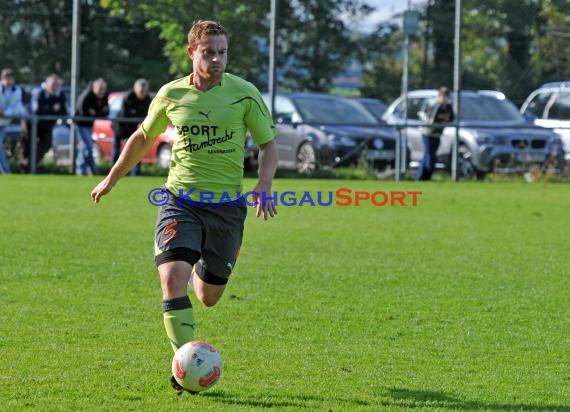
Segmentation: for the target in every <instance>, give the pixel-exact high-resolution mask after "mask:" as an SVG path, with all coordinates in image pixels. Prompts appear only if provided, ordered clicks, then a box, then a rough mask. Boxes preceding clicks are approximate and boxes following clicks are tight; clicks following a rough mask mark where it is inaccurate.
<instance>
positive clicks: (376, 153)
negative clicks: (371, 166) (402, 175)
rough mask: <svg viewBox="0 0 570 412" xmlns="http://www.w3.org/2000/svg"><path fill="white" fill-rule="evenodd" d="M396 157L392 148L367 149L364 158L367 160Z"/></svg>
mask: <svg viewBox="0 0 570 412" xmlns="http://www.w3.org/2000/svg"><path fill="white" fill-rule="evenodd" d="M395 157H396V153H395V152H394V151H393V150H368V151H367V152H366V158H367V159H369V160H392V159H394V158H395Z"/></svg>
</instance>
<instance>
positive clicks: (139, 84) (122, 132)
mask: <svg viewBox="0 0 570 412" xmlns="http://www.w3.org/2000/svg"><path fill="white" fill-rule="evenodd" d="M151 101H152V99H151V97H150V96H149V94H148V81H147V80H146V79H138V80H137V81H136V82H135V84H134V85H133V89H132V90H131V91H129V92H128V93H127V94H126V95H125V97H124V99H123V103H122V104H121V110H120V111H119V113H118V115H117V117H118V118H121V117H125V118H128V117H132V118H141V119H142V118H144V117H145V116H146V115H147V113H148V107H149V106H150V102H151ZM137 128H138V124H137V123H134V122H119V121H115V122H113V131H114V132H115V137H114V143H113V164H115V163H116V162H117V159H119V155H120V154H121V142H122V141H123V140H126V139H128V138H129V137H131V135H132V134H133V133H134V132H135V131H136V130H137ZM140 169H141V164H140V162H139V163H137V165H136V166H135V167H134V168H133V170H131V175H132V176H137V175H139V174H140Z"/></svg>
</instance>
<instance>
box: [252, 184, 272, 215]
mask: <svg viewBox="0 0 570 412" xmlns="http://www.w3.org/2000/svg"><path fill="white" fill-rule="evenodd" d="M252 192H255V193H254V194H253V203H254V206H253V207H254V208H255V217H260V216H261V214H263V220H267V217H268V216H271V217H275V215H277V208H276V207H275V204H274V203H273V199H271V196H272V193H271V185H264V184H262V183H258V184H257V185H256V186H255V187H254V188H253V190H252ZM256 193H257V194H256ZM264 194H265V195H264Z"/></svg>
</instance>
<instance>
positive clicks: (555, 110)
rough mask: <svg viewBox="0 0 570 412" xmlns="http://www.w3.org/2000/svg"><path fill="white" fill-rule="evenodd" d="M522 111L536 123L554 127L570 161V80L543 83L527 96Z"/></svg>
mask: <svg viewBox="0 0 570 412" xmlns="http://www.w3.org/2000/svg"><path fill="white" fill-rule="evenodd" d="M521 113H522V114H523V115H524V116H525V117H526V118H527V120H529V121H531V122H534V124H536V125H539V126H543V127H548V128H552V129H554V131H555V132H556V133H558V135H559V136H560V138H561V139H562V143H563V145H564V158H565V159H566V162H570V81H568V82H553V83H546V84H544V85H542V86H541V87H540V88H539V89H538V90H535V91H534V92H532V93H531V94H530V95H529V96H528V97H527V99H526V100H525V102H524V103H523V105H522V106H521Z"/></svg>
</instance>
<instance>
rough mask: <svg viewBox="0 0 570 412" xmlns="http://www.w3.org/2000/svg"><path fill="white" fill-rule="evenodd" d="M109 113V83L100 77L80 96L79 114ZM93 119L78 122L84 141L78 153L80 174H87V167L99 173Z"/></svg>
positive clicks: (80, 134) (99, 115) (97, 114)
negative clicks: (94, 156)
mask: <svg viewBox="0 0 570 412" xmlns="http://www.w3.org/2000/svg"><path fill="white" fill-rule="evenodd" d="M108 114H109V94H108V93H107V83H106V82H105V80H103V79H101V78H99V79H97V80H94V81H93V82H91V83H90V84H89V85H88V86H87V88H86V89H85V91H84V92H83V93H82V94H81V96H79V99H78V101H77V111H76V115H77V116H85V117H93V118H95V117H107V115H108ZM94 120H95V119H91V120H80V121H78V122H77V126H78V127H77V130H78V132H79V137H81V140H82V141H83V149H82V150H81V151H80V152H79V153H78V158H79V159H78V174H82V175H86V174H87V169H88V168H89V169H91V173H92V174H96V173H97V166H96V165H95V159H94V158H93V139H92V138H91V134H92V133H93V122H94Z"/></svg>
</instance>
